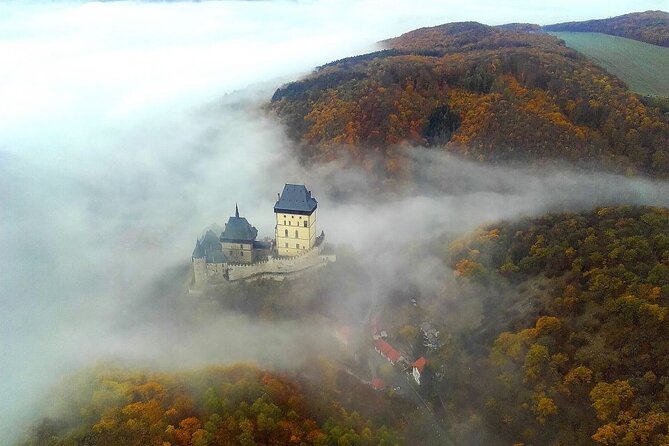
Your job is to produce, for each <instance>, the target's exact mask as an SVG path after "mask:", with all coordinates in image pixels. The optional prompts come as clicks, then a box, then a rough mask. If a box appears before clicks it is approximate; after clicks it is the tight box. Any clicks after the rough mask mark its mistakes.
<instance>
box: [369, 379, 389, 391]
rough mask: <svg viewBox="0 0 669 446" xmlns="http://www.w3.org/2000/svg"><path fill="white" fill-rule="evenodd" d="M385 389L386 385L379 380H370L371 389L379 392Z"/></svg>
mask: <svg viewBox="0 0 669 446" xmlns="http://www.w3.org/2000/svg"><path fill="white" fill-rule="evenodd" d="M385 387H386V383H384V382H383V380H382V379H381V378H374V379H372V388H373V389H374V390H381V389H383V388H385Z"/></svg>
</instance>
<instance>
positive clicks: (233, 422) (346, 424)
mask: <svg viewBox="0 0 669 446" xmlns="http://www.w3.org/2000/svg"><path fill="white" fill-rule="evenodd" d="M320 365H321V366H322V367H319V363H318V362H316V363H314V364H313V366H312V371H314V373H315V374H318V373H322V375H321V376H322V378H321V379H320V380H314V381H319V385H320V387H318V385H313V386H311V387H308V386H305V385H304V384H303V383H300V381H299V380H298V379H296V378H295V376H292V377H291V376H288V375H286V374H283V375H281V374H273V373H269V372H266V371H262V370H259V369H257V368H256V367H254V366H250V365H244V364H238V365H234V366H230V367H210V368H208V369H204V370H200V371H197V372H188V373H158V372H145V371H132V370H126V369H118V368H113V367H101V368H99V369H91V370H84V371H82V372H80V373H79V374H78V375H75V376H73V377H71V382H66V383H64V384H63V386H62V389H61V391H62V395H56V396H53V397H52V399H51V400H50V402H49V405H48V407H51V408H54V410H56V411H55V412H54V413H53V414H51V416H49V417H46V418H44V419H43V420H42V422H41V423H39V424H37V425H35V426H34V427H33V429H32V430H31V431H30V432H29V433H28V434H27V435H26V438H25V439H24V440H23V441H22V442H20V443H19V445H20V446H70V445H100V446H102V445H104V446H116V445H118V446H147V445H163V446H170V445H171V446H214V445H240V446H242V445H243V446H247V445H287V444H295V445H323V446H324V445H336V444H356V445H370V446H371V445H388V446H392V445H397V444H399V443H404V442H403V441H402V439H401V438H400V437H399V436H398V435H397V433H396V431H394V430H392V429H389V428H387V427H386V426H380V425H379V424H377V423H375V422H374V421H373V420H370V419H369V418H368V417H366V416H365V415H361V414H360V413H359V412H356V411H350V412H349V411H347V410H346V409H344V408H343V407H342V405H341V404H340V403H339V402H338V401H336V400H335V398H336V399H338V400H341V399H342V396H343V395H345V394H346V395H348V394H349V393H352V392H357V395H356V401H358V402H359V403H360V404H358V406H360V405H362V406H365V407H367V411H368V412H374V416H375V417H376V418H377V419H383V418H384V417H385V419H386V420H387V421H390V422H393V423H394V424H399V423H398V422H397V421H396V420H393V415H392V414H391V415H390V417H389V414H388V411H387V410H386V409H384V407H387V404H385V403H384V402H383V401H382V400H381V398H382V397H381V396H380V395H379V394H377V393H374V391H373V390H371V389H369V388H368V387H366V386H363V385H360V384H358V383H350V382H346V383H344V384H342V383H334V382H332V380H329V379H328V378H331V377H332V375H333V372H332V370H330V369H328V366H327V365H324V363H321V364H320ZM323 367H325V368H323ZM356 384H357V386H356ZM337 385H340V386H343V390H336V389H335V387H336V386H337ZM73 389H76V390H75V391H74V392H73ZM58 409H60V410H58ZM362 409H363V410H364V407H363V408H362Z"/></svg>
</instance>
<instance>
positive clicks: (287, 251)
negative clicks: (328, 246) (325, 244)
mask: <svg viewBox="0 0 669 446" xmlns="http://www.w3.org/2000/svg"><path fill="white" fill-rule="evenodd" d="M274 215H275V217H276V248H277V252H278V253H279V255H280V256H288V257H293V256H298V255H301V254H303V253H304V252H306V251H308V250H309V249H311V248H313V247H314V244H315V242H316V211H314V212H313V213H312V214H311V215H299V214H290V213H284V212H278V213H275V214H274Z"/></svg>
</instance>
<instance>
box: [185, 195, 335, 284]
mask: <svg viewBox="0 0 669 446" xmlns="http://www.w3.org/2000/svg"><path fill="white" fill-rule="evenodd" d="M317 207H318V202H317V201H316V199H315V198H314V197H313V196H312V195H311V191H309V190H307V188H306V187H305V186H304V185H303V184H286V185H285V186H284V188H283V192H282V193H281V194H279V195H278V198H277V202H276V204H275V205H274V216H275V222H276V224H275V234H274V236H275V237H274V240H269V239H266V240H262V241H260V240H256V237H257V236H258V230H257V229H256V228H255V227H254V226H252V225H251V223H249V221H248V220H247V219H246V218H244V217H240V216H239V207H238V206H237V205H235V215H234V216H232V217H230V218H229V219H228V222H227V223H226V224H225V229H224V230H223V231H222V232H221V234H220V235H217V234H216V233H215V232H214V231H213V230H209V231H207V232H206V234H205V235H204V236H203V237H201V238H200V239H199V240H197V242H196V243H195V249H194V250H193V255H192V257H191V261H192V266H193V282H194V285H195V286H196V287H198V286H203V285H206V284H208V283H214V282H221V281H235V280H244V279H252V278H253V279H256V278H261V277H265V278H272V279H277V280H283V279H284V278H285V277H286V276H288V275H292V274H296V273H299V272H302V271H304V270H307V269H311V268H314V267H318V266H322V265H324V264H326V263H327V262H330V261H335V260H336V258H335V256H334V255H328V254H326V253H325V252H324V240H325V233H323V232H321V234H320V235H319V236H317V235H316V208H317Z"/></svg>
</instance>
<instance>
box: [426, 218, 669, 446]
mask: <svg viewBox="0 0 669 446" xmlns="http://www.w3.org/2000/svg"><path fill="white" fill-rule="evenodd" d="M449 258H450V259H451V260H450V261H451V264H452V266H453V268H454V269H455V271H456V273H457V274H458V275H459V277H460V280H463V281H466V282H474V283H478V284H480V285H482V286H484V287H490V288H491V289H493V290H498V295H497V297H495V298H492V299H487V300H486V301H485V303H484V305H485V307H484V308H485V317H484V320H483V321H482V323H481V326H480V327H479V328H477V329H476V330H472V331H471V332H469V333H465V334H463V335H462V336H461V337H460V338H458V341H457V342H456V344H457V345H458V346H457V347H452V348H451V355H452V357H451V358H450V360H449V361H448V362H447V364H448V365H451V366H452V365H453V364H460V365H459V366H458V367H457V370H451V371H450V372H448V375H449V379H444V380H443V381H442V382H436V383H435V387H434V390H433V392H434V394H435V395H436V394H439V393H441V394H443V395H448V397H447V398H448V399H449V401H450V402H451V403H452V404H453V405H454V407H458V406H459V407H461V408H466V407H470V410H471V411H472V412H473V413H476V414H477V415H479V416H482V417H483V420H484V421H483V422H482V424H483V425H484V426H486V427H487V428H489V429H490V432H488V434H489V435H492V436H491V437H488V440H489V439H490V438H495V437H497V438H499V437H500V436H501V438H504V441H503V442H502V443H506V444H513V443H519V444H552V445H572V444H601V445H640V444H647V445H661V444H667V441H669V361H668V360H667V358H668V357H669V318H667V311H668V310H669V211H667V210H666V209H658V208H636V207H617V208H599V209H596V210H593V211H589V212H583V213H578V214H556V215H548V216H545V217H541V218H537V219H532V220H525V221H521V222H514V223H506V224H504V223H503V224H495V225H492V226H490V227H487V228H484V229H483V230H481V231H480V232H478V233H476V234H474V235H472V236H470V237H468V238H467V239H462V240H459V241H457V242H455V243H453V244H452V245H451V247H450V257H449ZM508 290H512V291H511V292H509V291H508ZM448 365H447V366H446V368H448ZM468 367H470V368H471V369H473V370H476V372H475V377H471V376H468V375H467V374H466V373H465V372H464V371H465V370H466V369H467V368H468ZM460 386H463V387H464V388H463V387H460ZM474 386H475V387H476V388H474ZM471 395H477V398H475V399H474V401H476V403H474V404H471V401H472V398H471ZM465 411H466V409H465ZM460 421H461V425H467V424H469V423H470V422H468V421H467V420H466V419H465V420H460ZM463 421H464V423H462V422H463ZM479 422H480V421H479ZM452 425H453V426H458V423H453V424H452ZM470 428H471V426H470ZM455 435H458V433H457V432H456V433H455ZM460 435H463V433H460ZM468 435H471V434H468ZM481 435H483V437H484V440H485V438H486V437H485V434H481Z"/></svg>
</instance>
